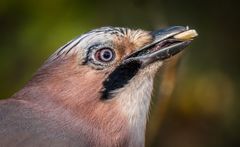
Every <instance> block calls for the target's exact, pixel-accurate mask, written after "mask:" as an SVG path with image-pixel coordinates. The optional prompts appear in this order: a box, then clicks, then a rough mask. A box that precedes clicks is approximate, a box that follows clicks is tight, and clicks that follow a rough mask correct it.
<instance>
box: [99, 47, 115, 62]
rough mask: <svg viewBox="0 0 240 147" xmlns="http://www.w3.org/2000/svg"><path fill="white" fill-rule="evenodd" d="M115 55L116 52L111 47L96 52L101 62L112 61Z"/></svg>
mask: <svg viewBox="0 0 240 147" xmlns="http://www.w3.org/2000/svg"><path fill="white" fill-rule="evenodd" d="M114 57H115V54H114V52H113V50H112V49H110V48H102V49H100V50H98V51H97V52H96V53H95V58H96V59H97V60H98V61H100V62H110V61H112V60H113V59H114Z"/></svg>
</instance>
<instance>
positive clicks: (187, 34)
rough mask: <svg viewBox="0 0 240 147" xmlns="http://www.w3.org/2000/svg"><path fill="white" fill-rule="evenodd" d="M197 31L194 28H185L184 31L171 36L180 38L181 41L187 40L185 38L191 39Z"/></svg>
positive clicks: (196, 34) (195, 35)
mask: <svg viewBox="0 0 240 147" xmlns="http://www.w3.org/2000/svg"><path fill="white" fill-rule="evenodd" d="M197 36H198V33H197V31H196V30H187V31H185V32H182V33H179V34H177V35H175V36H173V38H175V39H178V40H181V41H187V40H191V39H192V38H194V37H197Z"/></svg>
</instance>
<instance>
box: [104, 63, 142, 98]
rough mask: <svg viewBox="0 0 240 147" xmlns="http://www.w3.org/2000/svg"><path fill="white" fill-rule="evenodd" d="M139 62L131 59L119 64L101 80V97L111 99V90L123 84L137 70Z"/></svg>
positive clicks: (139, 65)
mask: <svg viewBox="0 0 240 147" xmlns="http://www.w3.org/2000/svg"><path fill="white" fill-rule="evenodd" d="M140 67H141V63H140V62H138V61H131V62H128V63H125V64H121V65H119V66H118V67H117V68H116V69H115V70H114V71H113V72H112V73H111V74H110V75H109V76H108V78H107V79H106V80H105V81H104V82H103V91H102V97H101V99H103V100H106V99H111V98H112V95H111V94H112V92H113V91H114V90H117V89H119V88H122V87H123V86H125V85H126V84H127V83H128V82H129V81H130V80H131V79H132V78H133V77H134V76H135V75H136V74H137V72H138V71H139V69H140Z"/></svg>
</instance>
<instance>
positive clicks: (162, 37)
mask: <svg viewBox="0 0 240 147" xmlns="http://www.w3.org/2000/svg"><path fill="white" fill-rule="evenodd" d="M151 35H152V37H153V41H152V42H151V43H150V44H147V45H146V46H144V47H143V48H141V49H139V50H137V51H136V52H134V53H132V54H131V55H129V56H128V57H127V58H126V59H125V60H124V63H128V62H131V61H137V62H138V63H140V64H141V67H145V66H147V65H149V64H151V63H153V62H155V61H163V60H165V59H168V58H170V57H171V56H173V55H175V54H177V53H179V52H181V51H182V50H183V49H184V48H185V47H187V46H188V45H189V44H190V43H191V41H192V40H193V38H194V37H196V36H197V33H196V31H195V30H190V29H189V28H188V27H182V26H174V27H169V28H166V29H161V30H158V31H153V32H151Z"/></svg>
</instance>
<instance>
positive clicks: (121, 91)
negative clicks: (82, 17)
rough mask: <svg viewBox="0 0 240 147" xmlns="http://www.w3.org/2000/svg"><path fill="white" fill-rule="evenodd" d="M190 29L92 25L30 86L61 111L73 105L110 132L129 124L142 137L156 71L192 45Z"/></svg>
mask: <svg viewBox="0 0 240 147" xmlns="http://www.w3.org/2000/svg"><path fill="white" fill-rule="evenodd" d="M188 31H189V29H188V27H180V26H177V27H170V28H166V29H162V30H158V31H152V32H150V31H144V30H131V29H128V28H118V27H102V28H99V29H95V30H92V31H90V32H88V33H86V34H83V35H81V36H79V37H77V38H75V39H73V40H71V41H70V42H68V43H67V44H66V45H64V46H63V47H61V48H60V49H58V50H57V51H56V52H55V53H54V54H53V55H52V56H51V57H50V58H49V59H48V60H47V61H46V62H45V64H44V65H43V66H42V68H40V69H39V71H38V72H37V74H36V75H35V76H34V77H33V79H32V80H31V81H30V82H29V84H28V86H27V87H31V91H33V94H31V99H34V100H36V101H38V103H42V104H44V105H45V106H47V105H49V106H50V107H51V108H52V109H54V108H55V106H56V104H61V106H63V108H65V109H63V111H66V110H71V111H72V112H73V114H74V115H76V117H78V118H80V119H81V120H84V121H85V122H87V123H88V124H92V125H93V126H95V127H97V126H98V127H97V128H98V129H99V128H102V129H103V128H104V130H105V132H108V133H110V132H112V133H113V132H118V130H119V128H129V129H127V130H128V131H129V130H130V132H131V130H132V132H135V134H137V135H133V136H135V140H138V138H142V137H144V130H145V125H146V118H147V113H148V109H149V104H150V98H151V92H152V88H153V78H154V75H155V73H156V72H157V70H158V69H159V68H160V67H161V65H162V63H163V62H164V61H165V60H166V59H168V58H170V57H171V56H173V55H175V54H177V53H179V52H180V51H181V50H182V49H184V48H185V47H186V46H188V45H189V43H190V42H191V40H192V38H193V37H194V36H191V37H186V34H185V35H182V36H181V34H182V33H185V32H188ZM177 35H178V37H176V36H177ZM188 35H189V34H188ZM179 36H180V37H179ZM184 37H185V38H184ZM53 103H55V104H53ZM130 128H131V129H130ZM100 130H101V129H100ZM133 130H135V131H133ZM110 134H111V133H110ZM139 140H141V139H139Z"/></svg>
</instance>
